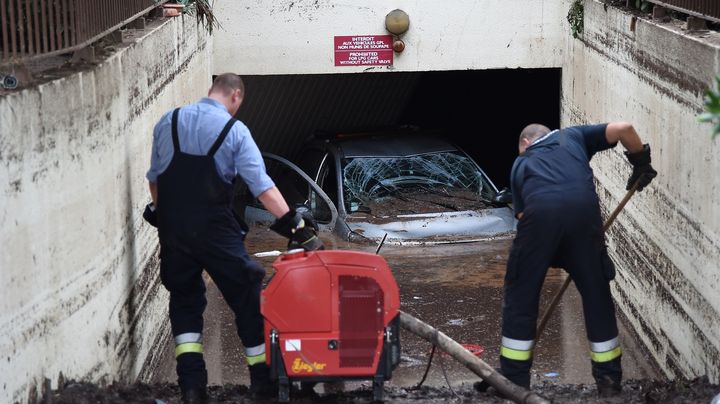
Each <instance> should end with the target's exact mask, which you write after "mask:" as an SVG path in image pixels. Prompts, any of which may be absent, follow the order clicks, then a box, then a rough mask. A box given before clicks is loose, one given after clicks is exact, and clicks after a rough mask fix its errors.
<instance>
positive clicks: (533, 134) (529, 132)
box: [518, 123, 550, 143]
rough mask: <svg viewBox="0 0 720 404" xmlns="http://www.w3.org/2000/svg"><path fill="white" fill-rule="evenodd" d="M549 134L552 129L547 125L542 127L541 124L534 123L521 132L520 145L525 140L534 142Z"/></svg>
mask: <svg viewBox="0 0 720 404" xmlns="http://www.w3.org/2000/svg"><path fill="white" fill-rule="evenodd" d="M548 133H550V128H548V127H547V126H545V125H540V124H539V123H533V124H530V125H528V126H526V127H525V129H523V130H522V132H520V138H519V139H518V143H519V142H520V141H521V140H523V139H527V140H529V141H530V142H532V141H533V140H535V139H538V138H540V137H542V136H545V135H547V134H548Z"/></svg>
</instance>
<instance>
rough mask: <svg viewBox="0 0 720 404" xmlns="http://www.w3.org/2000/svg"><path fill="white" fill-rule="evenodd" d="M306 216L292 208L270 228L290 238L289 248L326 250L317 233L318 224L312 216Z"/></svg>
mask: <svg viewBox="0 0 720 404" xmlns="http://www.w3.org/2000/svg"><path fill="white" fill-rule="evenodd" d="M305 216H306V217H303V215H301V214H300V213H298V212H297V211H296V210H295V209H290V211H289V212H288V213H286V214H284V215H283V216H282V217H281V218H279V219H277V220H275V223H273V224H272V225H271V226H270V230H273V231H274V232H276V233H278V234H280V235H281V236H283V237H287V238H288V239H289V241H288V250H293V249H296V248H302V249H304V250H305V251H314V250H324V249H325V246H324V245H323V242H322V240H320V238H318V236H317V233H316V231H317V230H316V229H317V225H316V224H315V222H314V221H313V220H312V218H311V217H307V215H305Z"/></svg>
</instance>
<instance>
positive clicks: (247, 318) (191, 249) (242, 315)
mask: <svg viewBox="0 0 720 404" xmlns="http://www.w3.org/2000/svg"><path fill="white" fill-rule="evenodd" d="M178 114H179V109H176V110H175V111H174V112H173V115H172V141H173V147H174V154H173V158H172V161H171V162H170V165H169V166H168V168H167V169H166V170H165V171H164V172H163V173H162V174H160V176H159V177H158V179H157V190H158V209H157V213H158V233H159V237H160V277H161V280H162V283H163V285H164V286H165V288H167V290H168V291H169V292H170V323H171V325H172V332H173V335H174V336H175V344H176V349H175V355H176V358H177V373H178V384H179V386H180V388H181V389H182V390H183V391H186V390H188V389H194V388H204V387H205V386H206V385H207V371H206V369H205V361H204V360H203V355H202V331H203V312H204V310H205V306H206V304H207V301H206V300H205V282H204V280H203V278H202V271H203V269H205V270H206V271H207V273H208V274H209V275H210V277H211V278H212V280H213V281H214V282H215V284H217V286H218V289H220V292H221V293H222V295H223V297H224V299H225V301H226V302H227V303H228V305H229V306H230V308H231V309H232V310H233V312H234V313H235V321H236V325H237V330H238V335H239V336H240V340H241V341H242V343H243V345H244V346H245V347H246V354H248V348H251V349H254V350H255V352H253V354H255V355H248V362H250V356H258V357H260V356H262V359H263V360H264V352H265V351H264V345H263V344H264V340H263V321H262V316H261V314H260V290H261V282H262V279H263V277H264V275H265V270H264V269H263V268H262V267H261V266H260V265H259V264H258V263H257V262H255V261H253V260H252V259H251V258H250V257H249V256H248V254H247V252H246V251H245V246H244V244H243V241H244V234H245V233H244V232H243V230H242V228H241V226H240V223H239V222H238V221H237V220H236V219H235V218H234V215H233V211H232V199H233V186H232V184H228V183H226V182H225V181H223V180H222V179H221V177H220V175H219V174H218V171H217V168H216V166H215V160H214V158H213V156H214V155H215V152H217V150H218V149H219V148H220V146H221V145H222V143H223V140H224V139H225V137H226V136H227V134H228V132H229V131H230V129H231V128H232V126H233V124H234V123H235V122H236V121H235V119H230V121H228V123H227V125H225V128H224V129H223V130H222V132H221V133H220V134H219V136H218V138H217V140H216V141H215V143H214V144H213V145H212V147H211V148H210V150H209V151H208V152H207V155H204V156H202V155H201V156H196V155H191V154H186V153H183V152H182V151H181V150H180V142H179V140H178V129H177V128H178V125H177V122H178ZM260 351H262V352H260ZM260 354H262V355H260Z"/></svg>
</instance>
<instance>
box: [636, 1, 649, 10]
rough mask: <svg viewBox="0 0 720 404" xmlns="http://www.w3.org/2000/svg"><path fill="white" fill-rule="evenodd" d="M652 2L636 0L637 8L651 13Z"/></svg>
mask: <svg viewBox="0 0 720 404" xmlns="http://www.w3.org/2000/svg"><path fill="white" fill-rule="evenodd" d="M652 7H653V5H652V3H650V2H649V1H646V0H635V8H637V9H638V10H640V11H642V12H643V13H649V12H650V11H652Z"/></svg>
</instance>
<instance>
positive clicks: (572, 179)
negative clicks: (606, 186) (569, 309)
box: [500, 125, 622, 387]
mask: <svg viewBox="0 0 720 404" xmlns="http://www.w3.org/2000/svg"><path fill="white" fill-rule="evenodd" d="M605 128H606V125H594V126H580V127H571V128H567V129H563V130H562V131H560V132H555V133H553V134H551V135H550V136H548V137H547V138H546V139H544V140H542V141H540V142H538V143H536V144H533V145H532V146H530V147H529V148H528V149H527V150H526V152H525V153H523V154H522V155H521V156H519V157H518V158H517V160H516V161H515V164H514V166H513V171H512V174H511V186H512V192H513V200H514V203H513V205H514V206H513V208H514V209H515V212H516V213H520V212H522V213H523V217H522V219H520V220H519V222H518V227H517V235H516V237H515V240H514V241H513V245H512V248H511V251H510V256H509V259H508V264H507V273H506V276H505V300H504V305H503V325H502V335H503V341H502V346H501V352H500V364H501V368H502V373H503V375H505V376H506V377H507V378H508V379H510V380H511V381H513V382H515V383H516V384H519V385H523V386H525V387H529V385H530V375H529V371H530V367H531V365H532V351H533V347H534V344H535V338H536V335H535V329H536V322H537V316H538V301H539V297H540V290H541V288H542V285H543V281H544V280H545V274H546V272H547V269H548V267H550V266H553V267H562V268H565V270H566V271H567V272H568V274H569V275H570V277H571V278H572V279H573V281H574V282H575V285H576V286H577V289H578V291H579V292H580V295H581V296H582V301H583V311H584V317H585V326H586V330H587V336H588V339H589V340H590V351H591V353H590V356H591V359H592V361H591V363H592V370H593V376H594V377H595V378H596V379H599V378H604V377H609V378H611V379H612V380H617V381H619V380H620V379H621V377H622V372H621V367H620V356H621V352H620V345H619V343H618V339H617V337H618V329H617V325H616V322H615V306H614V303H613V300H612V296H611V294H610V285H609V282H610V280H611V279H613V277H614V276H615V268H614V266H613V264H612V261H610V258H609V257H608V255H607V250H606V246H605V238H604V235H603V232H602V219H601V216H600V207H599V202H598V196H597V193H596V191H595V185H594V183H593V173H592V169H591V168H590V165H589V161H590V159H591V158H592V156H593V155H594V154H595V152H598V151H601V150H605V149H607V148H610V147H613V146H614V145H610V144H608V143H607V140H606V138H605Z"/></svg>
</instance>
